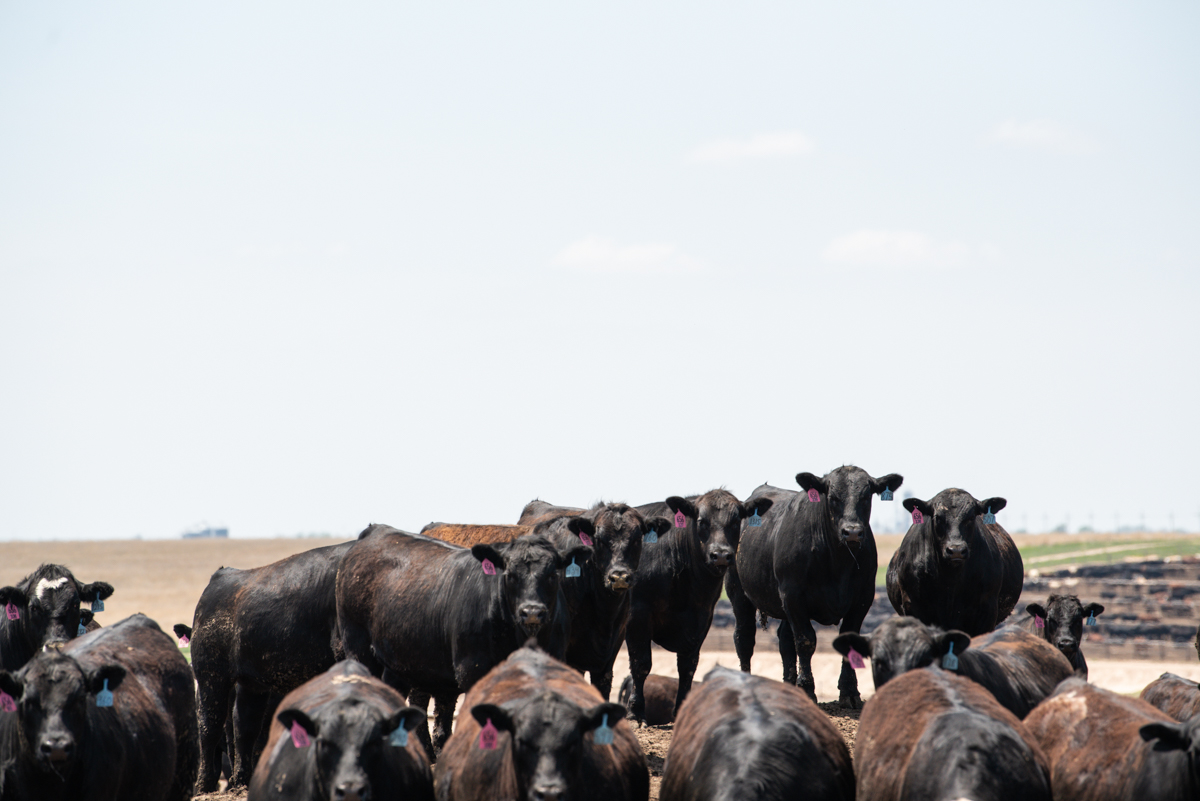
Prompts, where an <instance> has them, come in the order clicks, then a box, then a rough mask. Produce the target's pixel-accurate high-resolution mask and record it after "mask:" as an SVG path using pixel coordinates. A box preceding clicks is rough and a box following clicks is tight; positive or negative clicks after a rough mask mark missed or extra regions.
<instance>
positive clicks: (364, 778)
mask: <svg viewBox="0 0 1200 801" xmlns="http://www.w3.org/2000/svg"><path fill="white" fill-rule="evenodd" d="M316 715H317V717H316V718H312V717H309V716H308V714H307V713H306V712H304V711H303V710H301V709H296V708H294V707H293V708H288V709H285V710H283V711H282V712H280V713H279V714H278V715H276V718H277V719H278V720H279V722H280V723H282V724H283V726H284V728H285V729H291V728H292V725H293V724H295V723H298V724H300V727H301V728H303V729H304V731H305V732H307V733H308V736H309V739H310V740H311V742H312V747H311V748H309V749H308V750H307V752H306V756H307V758H309V759H312V760H314V762H315V764H314V767H315V771H314V773H315V776H316V785H317V786H316V788H315V792H314V793H313V795H311V796H310V797H311V798H325V799H329V801H367V799H369V798H372V797H379V796H381V795H383V794H384V791H385V790H391V789H393V788H384V787H375V788H373V787H371V778H370V777H371V776H372V775H375V776H378V775H380V774H381V773H382V763H383V762H384V760H385V759H386V756H387V755H386V751H387V750H388V749H392V748H399V747H400V746H395V745H392V744H391V736H392V732H394V731H396V729H397V728H400V727H403V728H404V729H405V730H406V731H409V732H411V731H412V730H413V729H414V728H416V727H417V726H420V725H423V724H424V723H425V713H424V712H423V711H422V710H420V709H417V708H416V707H412V706H406V707H404V708H403V709H401V710H400V711H398V712H395V713H394V714H391V715H386V716H385V715H384V714H383V712H381V711H380V710H379V709H378V708H376V707H375V706H373V705H371V704H365V703H363V702H362V701H361V700H359V699H357V698H354V697H353V696H350V697H348V698H343V699H339V701H337V702H336V703H330V704H323V705H322V706H321V708H320V711H319V712H317V713H316ZM284 747H285V748H287V747H289V746H286V745H285V746H284Z"/></svg>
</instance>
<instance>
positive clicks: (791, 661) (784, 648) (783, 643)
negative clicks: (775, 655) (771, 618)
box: [778, 617, 796, 685]
mask: <svg viewBox="0 0 1200 801" xmlns="http://www.w3.org/2000/svg"><path fill="white" fill-rule="evenodd" d="M778 634H779V658H780V659H781V660H783V683H784V684H793V685H794V684H795V683H796V640H795V639H794V638H793V636H792V624H791V623H788V621H787V618H786V617H785V618H784V619H783V620H781V621H779V629H778Z"/></svg>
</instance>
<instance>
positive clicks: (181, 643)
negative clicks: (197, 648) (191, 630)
mask: <svg viewBox="0 0 1200 801" xmlns="http://www.w3.org/2000/svg"><path fill="white" fill-rule="evenodd" d="M191 644H192V641H191V640H189V639H188V636H187V635H186V634H185V635H183V636H182V637H180V638H179V647H180V648H187V647H188V646H189V645H191Z"/></svg>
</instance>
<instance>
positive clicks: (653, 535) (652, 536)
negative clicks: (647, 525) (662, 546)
mask: <svg viewBox="0 0 1200 801" xmlns="http://www.w3.org/2000/svg"><path fill="white" fill-rule="evenodd" d="M642 542H645V543H648V544H650V545H653V544H654V543H656V542H658V531H656V530H655V529H653V528H651V529H650V530H649V531H647V532H646V536H644V537H642Z"/></svg>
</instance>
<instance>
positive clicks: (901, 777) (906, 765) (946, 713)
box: [854, 668, 1116, 801]
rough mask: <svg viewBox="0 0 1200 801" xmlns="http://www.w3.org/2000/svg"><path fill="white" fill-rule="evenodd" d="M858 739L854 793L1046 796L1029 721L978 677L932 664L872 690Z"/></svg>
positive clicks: (1031, 800)
mask: <svg viewBox="0 0 1200 801" xmlns="http://www.w3.org/2000/svg"><path fill="white" fill-rule="evenodd" d="M856 742H857V746H856V748H855V754H854V764H855V766H856V767H857V768H858V787H857V789H858V796H857V797H858V801H901V799H908V798H912V799H951V798H954V799H960V801H961V799H972V801H1011V799H1023V801H1049V799H1050V797H1051V792H1050V791H1051V787H1052V783H1051V778H1050V763H1049V761H1048V760H1047V759H1046V754H1045V753H1043V751H1042V749H1041V747H1040V746H1039V745H1038V741H1037V740H1036V739H1035V738H1034V737H1033V735H1032V733H1031V732H1030V728H1029V727H1027V726H1026V725H1025V724H1023V723H1022V722H1021V721H1019V720H1017V718H1016V717H1014V716H1013V714H1012V713H1011V712H1010V711H1008V710H1007V709H1005V708H1004V707H1002V706H1000V704H998V703H996V699H994V698H993V697H992V696H991V695H990V694H989V693H988V691H987V690H985V689H983V688H982V687H980V686H979V685H978V684H976V683H975V682H973V681H968V680H967V679H964V678H960V677H958V676H955V675H952V674H951V673H949V672H947V671H944V670H938V669H937V668H926V669H924V670H914V671H911V672H909V673H905V674H904V675H903V676H900V677H899V678H897V679H896V680H895V681H892V682H889V683H888V685H887V686H886V687H884V688H882V689H881V690H879V692H877V693H875V696H874V697H873V698H871V700H869V701H867V704H866V707H865V708H864V709H863V712H862V717H861V718H860V719H859V722H858V739H857V741H856ZM1054 792H1055V796H1054V797H1055V798H1057V797H1058V795H1057V792H1058V789H1057V787H1055V788H1054ZM1112 797H1113V798H1116V796H1112Z"/></svg>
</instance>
